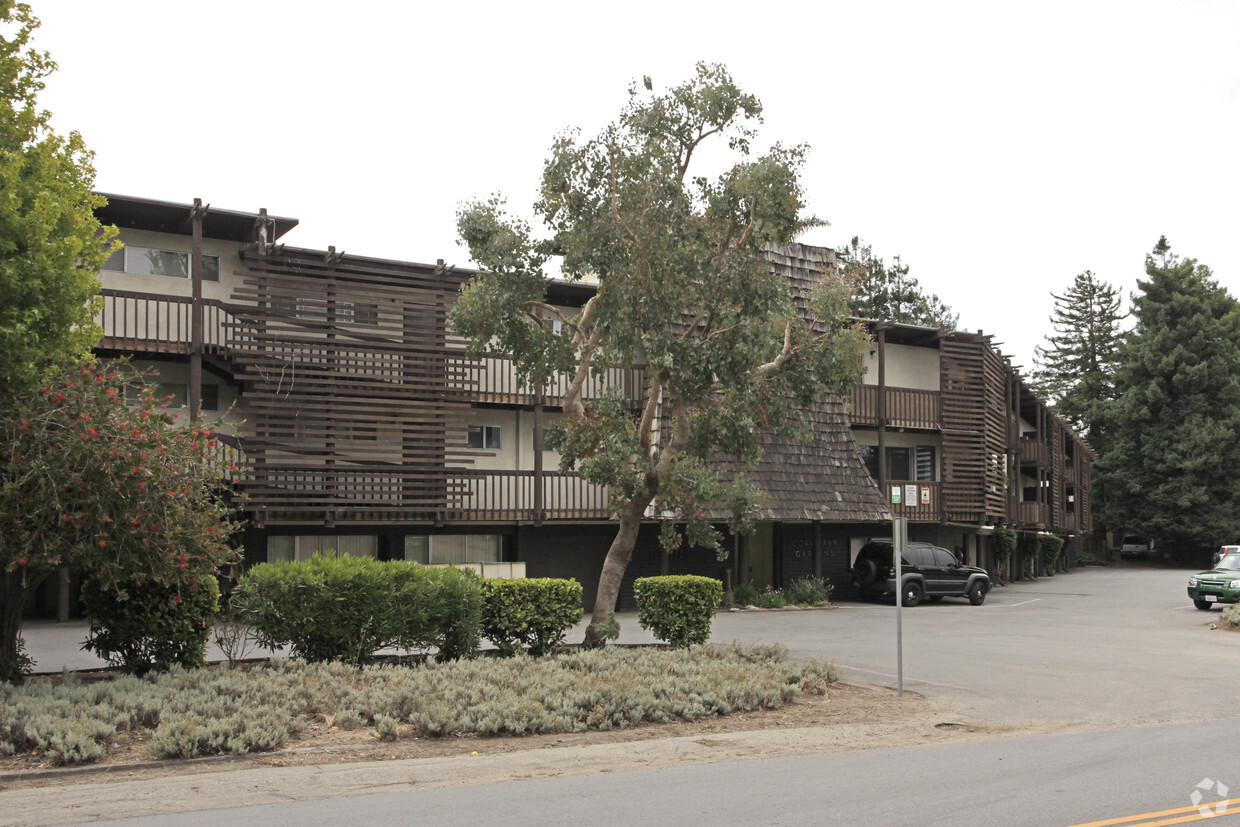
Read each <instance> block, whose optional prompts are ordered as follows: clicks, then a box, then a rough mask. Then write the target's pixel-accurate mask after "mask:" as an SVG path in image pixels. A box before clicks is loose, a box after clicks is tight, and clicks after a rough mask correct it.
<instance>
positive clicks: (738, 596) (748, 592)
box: [732, 584, 761, 606]
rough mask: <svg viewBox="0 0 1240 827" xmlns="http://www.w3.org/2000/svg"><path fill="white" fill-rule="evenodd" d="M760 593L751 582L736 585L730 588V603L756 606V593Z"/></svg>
mask: <svg viewBox="0 0 1240 827" xmlns="http://www.w3.org/2000/svg"><path fill="white" fill-rule="evenodd" d="M760 593H761V592H759V590H758V589H757V588H755V587H754V586H753V584H746V585H743V586H736V587H734V588H733V589H732V605H734V606H757V605H758V595H759V594H760Z"/></svg>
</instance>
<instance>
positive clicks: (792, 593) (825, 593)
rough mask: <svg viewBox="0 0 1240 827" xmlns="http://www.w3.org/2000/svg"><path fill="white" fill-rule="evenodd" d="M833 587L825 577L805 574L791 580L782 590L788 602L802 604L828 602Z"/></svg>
mask: <svg viewBox="0 0 1240 827" xmlns="http://www.w3.org/2000/svg"><path fill="white" fill-rule="evenodd" d="M834 589H835V587H834V586H832V585H831V583H830V582H829V581H828V580H827V579H826V578H825V577H815V576H814V575H812V574H807V575H805V576H804V577H798V578H797V579H796V580H793V581H792V582H791V583H789V584H788V585H787V586H785V587H784V590H783V592H784V597H785V598H786V599H787V600H788V602H789V603H793V604H795V605H799V606H803V605H813V604H814V603H826V602H828V601H829V600H830V599H831V592H832V591H833V590H834Z"/></svg>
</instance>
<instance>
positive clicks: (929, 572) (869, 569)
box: [853, 542, 990, 606]
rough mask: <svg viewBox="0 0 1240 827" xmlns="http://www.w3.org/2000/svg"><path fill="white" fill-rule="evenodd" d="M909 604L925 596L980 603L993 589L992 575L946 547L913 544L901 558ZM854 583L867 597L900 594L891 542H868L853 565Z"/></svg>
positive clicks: (875, 597)
mask: <svg viewBox="0 0 1240 827" xmlns="http://www.w3.org/2000/svg"><path fill="white" fill-rule="evenodd" d="M900 560H901V562H900V567H901V572H900V573H901V575H902V577H903V580H904V584H903V586H904V588H903V590H902V594H903V600H904V605H905V606H916V605H917V604H918V603H920V602H921V599H922V597H929V598H930V599H931V600H936V601H937V600H941V599H942V598H944V597H967V598H969V602H970V603H972V604H973V605H974V606H980V605H982V603H983V602H984V601H985V600H986V593H987V592H989V591H990V575H988V574H987V573H986V570H985V569H980V568H978V567H977V566H966V565H965V564H964V563H961V562H960V561H959V560H957V559H956V555H954V554H952V553H951V552H950V551H948V550H947V549H945V548H940V547H939V546H932V545H930V544H929V543H909V544H908V545H907V546H905V549H904V555H903V556H902V557H901V558H900ZM853 583H854V585H856V587H857V589H858V590H859V591H860V592H861V596H862V597H863V598H865V599H867V600H878V599H879V598H882V597H886V596H890V597H891V598H892V599H893V600H894V599H895V595H896V569H895V554H894V548H893V546H892V544H891V543H884V542H874V543H866V544H865V545H864V546H863V547H862V548H861V551H860V552H858V553H857V561H856V562H855V563H854V564H853Z"/></svg>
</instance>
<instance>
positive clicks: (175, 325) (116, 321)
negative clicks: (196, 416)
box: [95, 290, 235, 354]
mask: <svg viewBox="0 0 1240 827" xmlns="http://www.w3.org/2000/svg"><path fill="white" fill-rule="evenodd" d="M100 292H101V295H102V296H103V309H102V310H100V311H99V313H98V314H97V315H96V316H95V322H96V323H97V324H98V325H99V326H100V327H102V328H103V339H101V340H100V342H99V345H98V347H99V348H100V349H102V350H109V351H117V352H122V353H171V354H186V353H189V344H190V326H191V320H192V318H193V300H192V299H190V298H189V297H187V296H160V295H156V294H153V293H134V292H131V291H128V290H103V291H100ZM202 313H203V326H202V327H203V332H202V346H203V352H204V353H222V352H223V351H224V349H225V348H226V346H227V344H228V343H227V337H228V335H229V331H230V329H231V325H232V324H233V322H234V321H235V319H234V318H233V316H232V314H231V313H230V312H229V311H228V308H227V305H225V303H224V302H221V301H219V300H218V299H203V300H202Z"/></svg>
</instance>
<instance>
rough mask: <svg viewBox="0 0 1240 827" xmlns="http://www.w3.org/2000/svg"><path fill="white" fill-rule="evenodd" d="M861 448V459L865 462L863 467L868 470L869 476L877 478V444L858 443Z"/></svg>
mask: <svg viewBox="0 0 1240 827" xmlns="http://www.w3.org/2000/svg"><path fill="white" fill-rule="evenodd" d="M857 447H858V448H860V449H861V459H862V461H863V462H865V467H866V468H867V469H868V470H869V472H870V476H871V477H873V478H874V479H878V446H877V445H858V446H857Z"/></svg>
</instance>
